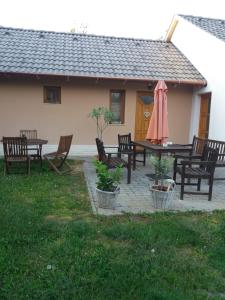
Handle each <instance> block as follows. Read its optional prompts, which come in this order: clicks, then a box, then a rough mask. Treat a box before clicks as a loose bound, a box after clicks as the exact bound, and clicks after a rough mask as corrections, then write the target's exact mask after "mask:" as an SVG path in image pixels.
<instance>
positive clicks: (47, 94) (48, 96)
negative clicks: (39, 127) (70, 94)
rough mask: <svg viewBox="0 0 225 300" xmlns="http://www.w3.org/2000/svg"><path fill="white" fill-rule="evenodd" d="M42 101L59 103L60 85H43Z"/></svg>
mask: <svg viewBox="0 0 225 300" xmlns="http://www.w3.org/2000/svg"><path fill="white" fill-rule="evenodd" d="M44 103H51V104H60V103H61V87H59V86H44Z"/></svg>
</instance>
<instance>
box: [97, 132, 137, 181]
mask: <svg viewBox="0 0 225 300" xmlns="http://www.w3.org/2000/svg"><path fill="white" fill-rule="evenodd" d="M95 140H96V146H97V150H98V159H99V160H100V161H101V162H103V163H104V164H105V165H106V166H107V167H108V168H109V169H113V168H116V167H117V166H120V165H122V166H123V167H125V168H127V183H128V184H130V182H131V156H132V155H133V154H132V152H126V153H125V152H124V153H125V154H127V155H128V161H125V160H124V159H122V158H121V157H120V154H121V153H119V152H116V153H106V152H105V149H106V148H117V150H118V147H104V144H103V142H102V141H101V140H100V139H98V138H96V139H95ZM113 154H114V155H116V156H115V157H112V155H113Z"/></svg>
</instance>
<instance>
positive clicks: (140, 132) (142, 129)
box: [134, 92, 154, 141]
mask: <svg viewBox="0 0 225 300" xmlns="http://www.w3.org/2000/svg"><path fill="white" fill-rule="evenodd" d="M153 105H154V97H153V93H152V92H137V100H136V116H135V135H134V140H135V141H141V140H145V137H146V134H147V130H148V126H149V121H150V118H151V115H152V110H153Z"/></svg>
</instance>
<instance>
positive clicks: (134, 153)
mask: <svg viewBox="0 0 225 300" xmlns="http://www.w3.org/2000/svg"><path fill="white" fill-rule="evenodd" d="M135 169H136V145H135V144H134V146H133V170H135Z"/></svg>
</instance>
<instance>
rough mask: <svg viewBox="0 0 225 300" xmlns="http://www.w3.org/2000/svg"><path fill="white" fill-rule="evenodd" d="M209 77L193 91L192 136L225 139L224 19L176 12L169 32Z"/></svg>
mask: <svg viewBox="0 0 225 300" xmlns="http://www.w3.org/2000/svg"><path fill="white" fill-rule="evenodd" d="M166 41H167V42H172V43H173V44H174V45H175V46H176V47H178V49H179V50H180V51H181V52H182V53H183V54H184V55H185V56H186V57H187V58H188V59H189V60H190V62H191V63H192V64H193V65H194V66H195V67H196V68H197V69H198V70H199V71H200V73H201V74H202V75H203V76H204V78H206V80H207V85H206V86H202V87H201V88H195V89H194V93H193V104H192V115H191V128H190V138H191V137H192V136H193V134H197V135H199V136H200V137H209V138H211V139H216V140H223V141H224V140H225V129H224V118H225V84H224V70H225V59H224V54H225V20H218V19H210V18H203V17H194V16H187V15H176V16H174V18H173V20H172V23H171V25H170V27H169V30H168V32H167V35H166Z"/></svg>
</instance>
